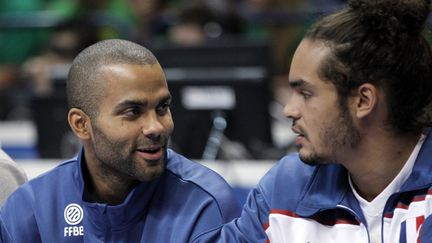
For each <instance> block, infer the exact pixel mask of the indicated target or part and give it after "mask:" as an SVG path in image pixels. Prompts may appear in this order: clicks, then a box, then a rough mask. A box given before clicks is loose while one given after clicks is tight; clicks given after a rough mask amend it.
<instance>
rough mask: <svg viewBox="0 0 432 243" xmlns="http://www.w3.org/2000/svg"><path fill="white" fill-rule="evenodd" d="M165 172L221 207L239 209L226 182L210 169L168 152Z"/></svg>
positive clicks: (237, 202) (170, 151)
mask: <svg viewBox="0 0 432 243" xmlns="http://www.w3.org/2000/svg"><path fill="white" fill-rule="evenodd" d="M168 153H169V156H168V162H167V171H168V173H170V174H171V175H173V176H175V177H176V178H177V179H178V180H179V181H181V182H182V184H183V185H187V186H188V187H190V188H193V190H194V191H201V192H202V194H205V195H207V196H208V197H209V198H211V199H212V200H215V201H216V202H217V203H218V204H219V205H220V206H221V207H225V206H226V207H233V206H235V208H236V207H239V205H238V204H239V200H238V198H237V197H236V196H235V194H234V192H233V189H232V188H231V186H230V185H229V184H228V183H227V182H226V180H225V179H224V178H223V177H222V176H220V175H219V174H218V173H216V172H215V171H213V170H212V169H210V168H208V167H206V166H204V165H202V164H200V163H198V162H194V161H191V160H189V159H187V158H185V157H184V156H182V155H180V154H178V153H176V152H174V151H172V150H169V151H168Z"/></svg>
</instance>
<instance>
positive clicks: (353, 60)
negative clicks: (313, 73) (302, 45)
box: [305, 0, 432, 133]
mask: <svg viewBox="0 0 432 243" xmlns="http://www.w3.org/2000/svg"><path fill="white" fill-rule="evenodd" d="M429 5H430V1H429V0H352V1H349V4H348V7H347V8H344V9H342V10H340V11H338V12H336V13H333V14H330V15H328V16H326V17H324V18H322V19H321V20H319V21H318V22H317V23H315V24H314V25H313V26H311V28H310V29H309V30H308V32H307V33H306V35H305V38H306V39H310V40H317V41H322V42H323V43H324V44H325V45H327V46H328V47H329V48H330V49H331V54H330V55H329V56H328V57H327V59H326V60H324V61H323V62H322V63H321V68H320V73H319V75H320V77H321V78H323V79H324V80H327V81H330V82H332V83H333V84H334V85H335V87H336V89H337V91H338V94H339V100H340V102H341V105H343V104H345V102H346V99H347V97H348V96H349V95H350V94H351V92H352V91H353V89H355V88H357V87H359V86H360V85H362V84H363V83H372V84H374V85H376V86H378V87H380V88H381V89H383V90H384V92H385V96H386V99H387V105H388V110H389V114H388V119H387V121H388V125H390V127H391V128H392V129H394V131H396V132H399V133H418V132H419V131H421V130H422V129H423V128H424V127H425V126H428V125H430V123H431V117H432V114H431V113H432V111H431V108H432V107H431V106H432V105H431V102H432V52H431V47H430V43H429V42H428V40H427V39H426V37H425V34H426V33H428V32H427V28H426V20H427V16H428V14H429V11H430V10H429Z"/></svg>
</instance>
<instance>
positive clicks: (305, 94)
mask: <svg viewBox="0 0 432 243" xmlns="http://www.w3.org/2000/svg"><path fill="white" fill-rule="evenodd" d="M300 95H301V96H302V97H303V99H305V100H307V99H309V98H311V97H312V93H311V92H309V91H307V90H300Z"/></svg>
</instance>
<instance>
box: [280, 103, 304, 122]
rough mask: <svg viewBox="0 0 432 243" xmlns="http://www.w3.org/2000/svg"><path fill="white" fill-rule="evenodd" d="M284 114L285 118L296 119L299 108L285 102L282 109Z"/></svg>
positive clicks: (298, 115)
mask: <svg viewBox="0 0 432 243" xmlns="http://www.w3.org/2000/svg"><path fill="white" fill-rule="evenodd" d="M283 113H284V116H286V117H287V118H291V119H293V120H297V119H299V118H300V116H301V114H300V110H299V109H298V108H297V107H296V106H295V105H293V104H291V103H287V104H286V105H285V106H284V109H283Z"/></svg>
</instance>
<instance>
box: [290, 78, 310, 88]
mask: <svg viewBox="0 0 432 243" xmlns="http://www.w3.org/2000/svg"><path fill="white" fill-rule="evenodd" d="M288 83H289V86H290V87H291V88H294V89H295V88H312V86H311V85H310V83H308V82H306V81H304V80H303V79H297V80H293V81H289V82H288Z"/></svg>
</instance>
